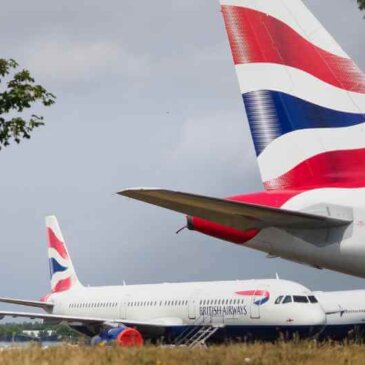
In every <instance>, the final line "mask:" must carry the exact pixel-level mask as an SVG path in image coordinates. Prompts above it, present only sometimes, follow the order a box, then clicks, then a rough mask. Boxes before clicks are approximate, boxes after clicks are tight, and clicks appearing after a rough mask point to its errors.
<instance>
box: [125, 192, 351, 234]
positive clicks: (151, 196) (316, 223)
mask: <svg viewBox="0 0 365 365" xmlns="http://www.w3.org/2000/svg"><path fill="white" fill-rule="evenodd" d="M118 194H119V195H123V196H126V197H128V198H132V199H136V200H140V201H143V202H145V203H149V204H153V205H157V206H159V207H163V208H166V209H170V210H173V211H175V212H179V213H184V214H187V215H191V216H196V217H200V218H203V219H207V220H209V221H212V222H215V223H219V224H222V225H224V226H227V227H231V228H235V229H239V230H249V229H258V228H269V227H277V228H286V229H289V228H291V229H314V228H331V227H340V226H346V225H349V224H350V223H351V222H352V220H348V219H338V218H332V217H326V216H320V215H315V214H309V213H304V212H296V211H289V210H285V209H278V208H271V207H266V206H260V205H254V204H247V203H238V202H234V201H229V200H224V199H218V198H212V197H208V196H202V195H196V194H189V193H183V192H178V191H171V190H164V189H148V188H139V189H127V190H123V191H120V192H119V193H118Z"/></svg>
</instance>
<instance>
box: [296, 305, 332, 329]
mask: <svg viewBox="0 0 365 365" xmlns="http://www.w3.org/2000/svg"><path fill="white" fill-rule="evenodd" d="M296 317H297V318H296V319H295V320H294V321H293V324H296V325H303V326H321V325H325V324H326V322H327V320H326V314H325V312H324V310H323V309H322V307H321V306H320V305H314V306H312V307H309V308H308V307H307V308H303V309H302V310H301V311H300V313H298V316H296Z"/></svg>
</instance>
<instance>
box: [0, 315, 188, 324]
mask: <svg viewBox="0 0 365 365" xmlns="http://www.w3.org/2000/svg"><path fill="white" fill-rule="evenodd" d="M4 317H12V318H19V317H20V318H29V319H43V320H44V321H47V322H53V323H60V322H67V323H72V324H76V323H80V324H105V323H110V324H112V323H114V324H124V325H125V326H131V327H157V328H158V327H173V326H181V325H182V324H183V323H182V320H181V319H180V318H157V319H154V320H152V321H130V320H125V319H109V318H100V317H86V316H67V315H58V314H47V313H29V312H13V311H0V319H3V318H4Z"/></svg>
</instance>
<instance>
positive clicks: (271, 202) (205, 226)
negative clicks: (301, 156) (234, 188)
mask: <svg viewBox="0 0 365 365" xmlns="http://www.w3.org/2000/svg"><path fill="white" fill-rule="evenodd" d="M299 193H300V192H299V191H271V192H270V191H268V192H263V193H257V194H249V195H237V196H233V197H230V198H227V200H232V201H235V202H240V203H249V204H257V205H263V206H266V207H272V208H279V207H281V206H282V205H284V204H285V203H286V202H287V201H288V200H289V199H291V198H292V197H294V196H295V195H298V194H299ZM190 219H191V221H190V222H191V223H190V224H191V228H192V229H193V230H194V231H198V232H200V233H203V234H206V235H208V236H211V237H215V238H219V239H222V240H225V241H229V242H233V243H237V244H243V243H246V242H248V241H250V240H252V239H253V238H254V237H255V236H256V235H257V234H258V233H259V232H260V230H259V229H252V230H248V231H240V230H238V229H234V228H230V227H227V226H223V225H221V224H218V223H214V222H210V221H208V220H205V219H202V218H199V217H191V218H190Z"/></svg>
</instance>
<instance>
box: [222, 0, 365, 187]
mask: <svg viewBox="0 0 365 365" xmlns="http://www.w3.org/2000/svg"><path fill="white" fill-rule="evenodd" d="M221 4H222V12H223V16H224V21H225V25H226V30H227V33H228V38H229V42H230V45H231V50H232V55H233V61H234V64H235V68H236V73H237V77H238V81H239V85H240V90H241V93H242V96H243V101H244V104H245V108H246V113H247V117H248V120H249V124H250V128H251V134H252V138H253V141H254V145H255V149H256V153H257V159H258V164H259V168H260V171H261V176H262V181H263V184H264V187H265V189H266V190H269V191H270V190H309V189H315V188H323V187H339V188H346V187H348V188H354V187H364V186H365V169H364V168H362V166H364V165H365V131H364V127H363V122H364V121H365V76H364V74H363V73H362V71H361V70H360V69H359V68H358V67H357V66H356V64H355V63H354V62H353V61H352V60H351V59H350V58H349V57H348V56H347V55H346V53H345V52H344V51H343V50H342V49H341V48H340V47H339V46H338V44H337V43H336V42H335V40H334V39H333V38H332V37H331V36H330V35H329V34H328V33H327V32H326V30H325V29H324V28H323V27H322V26H321V24H320V23H319V22H318V21H317V20H316V18H314V17H313V15H312V14H311V13H310V12H309V11H308V9H307V8H306V7H305V6H304V5H303V3H302V2H301V1H298V0H258V1H256V0H222V1H221Z"/></svg>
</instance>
